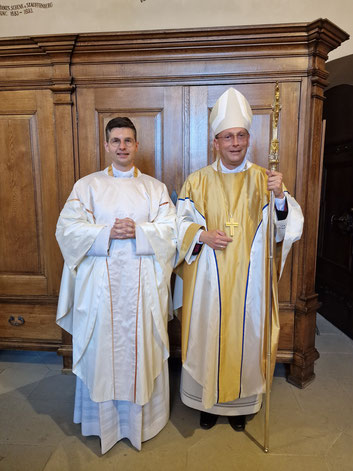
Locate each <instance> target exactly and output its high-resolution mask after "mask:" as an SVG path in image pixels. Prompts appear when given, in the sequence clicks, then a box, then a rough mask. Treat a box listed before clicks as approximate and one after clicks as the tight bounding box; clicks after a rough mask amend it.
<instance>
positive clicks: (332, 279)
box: [316, 85, 353, 338]
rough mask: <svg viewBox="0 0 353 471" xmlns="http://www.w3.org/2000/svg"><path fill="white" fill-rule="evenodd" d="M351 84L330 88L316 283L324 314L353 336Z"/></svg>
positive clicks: (352, 139) (352, 124) (321, 312)
mask: <svg viewBox="0 0 353 471" xmlns="http://www.w3.org/2000/svg"><path fill="white" fill-rule="evenodd" d="M352 107H353V86H351V85H340V86H337V87H334V88H332V89H330V90H328V91H327V92H326V101H325V104H324V118H325V119H326V122H327V130H326V140H325V151H324V165H323V183H322V199H321V206H320V208H321V211H320V225H319V244H318V258H317V270H316V286H317V290H318V293H319V299H320V301H321V302H322V305H321V307H320V308H319V312H320V314H322V315H323V316H324V317H326V318H327V319H328V320H329V321H330V322H332V323H333V324H334V325H335V326H337V327H338V328H339V329H341V330H342V331H343V332H345V333H346V334H347V335H349V336H350V337H351V338H353V115H352Z"/></svg>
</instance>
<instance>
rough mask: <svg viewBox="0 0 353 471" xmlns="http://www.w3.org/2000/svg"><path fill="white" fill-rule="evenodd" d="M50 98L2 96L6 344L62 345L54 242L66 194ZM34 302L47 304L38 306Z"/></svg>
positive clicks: (0, 266) (0, 263)
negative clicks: (60, 182)
mask: <svg viewBox="0 0 353 471" xmlns="http://www.w3.org/2000/svg"><path fill="white" fill-rule="evenodd" d="M50 97H51V93H50V92H48V91H16V92H6V91H5V92H1V93H0V141H1V145H2V151H1V157H0V200H1V206H0V218H1V221H2V224H1V226H0V239H1V243H0V300H3V301H4V303H1V304H0V308H1V323H0V324H1V333H0V340H1V339H4V338H11V339H16V338H27V339H32V340H33V341H34V342H37V343H38V341H39V343H40V342H41V341H42V340H44V339H50V340H51V341H52V340H53V339H56V341H57V342H58V341H59V340H60V329H59V328H58V327H57V326H55V325H54V324H53V321H54V316H55V311H54V309H55V305H54V304H53V302H52V299H53V297H54V294H55V291H56V289H57V284H58V281H59V277H60V270H61V265H62V262H61V257H60V253H59V250H58V248H57V244H56V241H55V236H54V233H55V225H56V216H57V209H58V193H57V187H56V185H54V184H53V183H54V182H55V181H56V156H55V153H54V152H53V149H54V142H55V138H54V132H53V120H52V104H51V102H50ZM34 298H37V299H38V300H39V299H42V301H41V302H39V304H37V306H34V304H33V299H34ZM43 299H47V303H49V305H46V304H45V302H44V303H43ZM28 301H29V302H30V304H31V307H29V306H28V305H27V304H26V302H28ZM53 308H54V309H53ZM42 311H43V312H42ZM47 324H51V325H50V328H47V327H45V325H47ZM40 326H42V327H44V328H43V330H42V331H41V333H40V335H38V330H39V329H40ZM14 341H15V340H14Z"/></svg>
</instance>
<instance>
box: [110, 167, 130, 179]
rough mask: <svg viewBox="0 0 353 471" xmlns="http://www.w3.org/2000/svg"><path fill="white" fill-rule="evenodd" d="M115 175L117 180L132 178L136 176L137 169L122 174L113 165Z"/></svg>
mask: <svg viewBox="0 0 353 471" xmlns="http://www.w3.org/2000/svg"><path fill="white" fill-rule="evenodd" d="M112 169H113V175H114V177H115V178H132V177H133V176H134V170H135V167H132V168H130V170H128V171H127V172H122V171H121V170H118V169H117V168H115V167H114V165H112Z"/></svg>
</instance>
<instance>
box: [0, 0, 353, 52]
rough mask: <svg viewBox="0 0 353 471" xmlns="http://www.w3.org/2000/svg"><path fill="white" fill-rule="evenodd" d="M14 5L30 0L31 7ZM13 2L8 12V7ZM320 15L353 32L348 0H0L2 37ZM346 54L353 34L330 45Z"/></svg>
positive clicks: (302, 19)
mask: <svg viewBox="0 0 353 471" xmlns="http://www.w3.org/2000/svg"><path fill="white" fill-rule="evenodd" d="M32 3H33V4H34V5H32V6H31V5H28V4H32ZM48 3H50V4H51V7H50V8H38V4H48ZM16 5H22V6H23V7H24V8H25V7H26V6H29V7H30V8H32V12H31V11H30V10H27V11H25V10H24V9H23V8H16ZM36 5H37V6H36ZM14 6H15V8H14V9H13V10H12V15H11V10H8V9H6V7H10V8H11V7H14ZM4 7H5V8H4ZM1 13H2V15H1ZM16 13H17V14H16ZM318 18H328V19H329V20H330V21H332V22H333V23H335V24H336V25H337V26H339V27H340V28H342V29H343V30H345V31H346V32H347V33H349V34H350V35H351V36H352V37H353V2H352V0H336V1H332V0H309V1H308V0H247V1H244V0H243V1H242V2H241V1H240V0H238V1H236V0H38V1H34V2H27V1H22V0H0V36H2V37H13V36H26V35H34V34H36V35H37V34H56V33H82V32H99V31H102V32H107V31H134V30H150V29H174V28H198V27H210V26H233V25H234V26H236V25H252V24H272V23H293V22H307V21H313V20H316V19H318ZM349 54H353V39H350V40H349V41H346V42H345V43H343V44H342V46H341V47H339V48H338V49H337V50H335V51H333V52H332V53H331V54H330V57H329V59H330V60H333V59H337V58H338V57H342V56H347V55H349Z"/></svg>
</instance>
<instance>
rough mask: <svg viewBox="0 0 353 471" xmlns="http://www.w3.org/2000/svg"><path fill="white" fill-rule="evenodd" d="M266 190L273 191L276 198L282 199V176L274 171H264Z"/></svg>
mask: <svg viewBox="0 0 353 471" xmlns="http://www.w3.org/2000/svg"><path fill="white" fill-rule="evenodd" d="M266 174H267V177H268V179H267V189H268V191H273V193H274V195H275V197H276V198H284V196H285V195H284V193H283V184H282V179H283V175H282V174H281V173H280V172H276V171H275V170H266Z"/></svg>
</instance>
